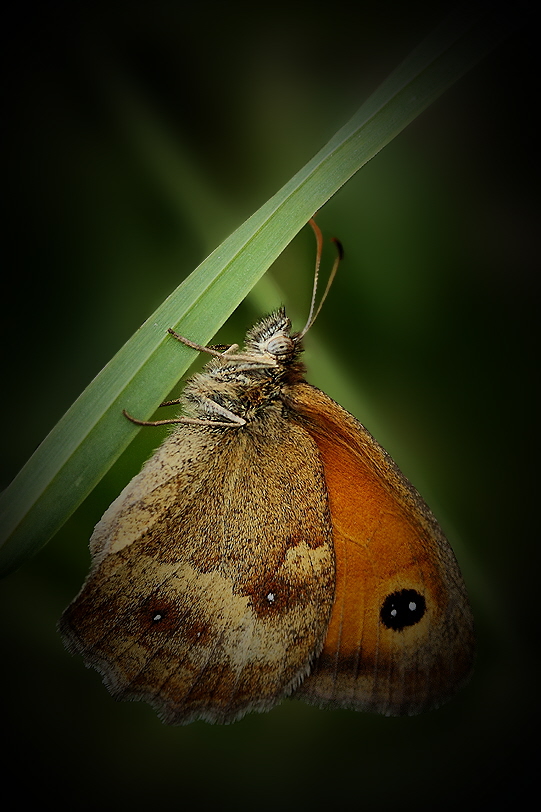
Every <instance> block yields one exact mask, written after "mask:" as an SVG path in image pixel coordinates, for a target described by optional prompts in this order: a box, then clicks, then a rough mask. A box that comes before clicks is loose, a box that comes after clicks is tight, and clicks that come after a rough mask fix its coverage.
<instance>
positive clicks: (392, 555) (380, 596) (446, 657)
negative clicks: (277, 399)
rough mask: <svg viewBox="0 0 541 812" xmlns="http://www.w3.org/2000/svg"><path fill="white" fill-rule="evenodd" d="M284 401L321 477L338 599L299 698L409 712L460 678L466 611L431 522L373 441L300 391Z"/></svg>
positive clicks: (451, 560) (331, 405) (467, 652)
mask: <svg viewBox="0 0 541 812" xmlns="http://www.w3.org/2000/svg"><path fill="white" fill-rule="evenodd" d="M290 402H291V404H292V406H293V408H294V410H295V411H297V412H298V413H299V414H302V415H303V416H304V421H305V426H306V428H307V430H308V431H309V432H310V434H311V435H312V437H313V438H314V440H315V441H316V443H317V446H318V449H319V452H320V454H321V457H322V460H323V465H324V469H325V479H326V483H327V489H328V493H329V503H330V507H331V515H332V521H333V539H334V546H335V555H336V593H335V599H334V605H333V610H332V615H331V620H330V624H329V629H328V632H327V636H326V639H325V643H324V647H323V651H322V653H321V655H320V657H319V660H318V661H317V663H316V664H315V666H314V669H313V672H312V674H311V675H310V676H309V677H308V678H307V679H306V680H305V682H304V683H303V685H302V686H301V688H300V689H299V691H298V693H297V695H298V696H301V697H302V698H304V699H306V700H308V701H310V702H314V703H316V704H319V705H322V706H331V707H333V706H334V707H346V708H353V709H357V710H373V711H378V712H381V713H385V714H389V715H395V714H405V713H410V714H411V713H417V712H419V711H422V710H426V709H428V708H431V707H435V706H437V705H439V704H441V703H442V702H443V701H445V700H446V699H447V698H449V696H451V694H453V693H454V691H455V690H456V689H457V688H458V687H459V685H461V684H462V683H463V682H464V681H465V679H466V678H467V677H468V675H469V673H470V671H471V666H472V659H473V650H474V635H473V620H472V615H471V610H470V607H469V603H468V598H467V595H466V590H465V587H464V583H463V580H462V576H461V573H460V571H459V568H458V565H457V563H456V560H455V557H454V555H453V552H452V550H451V548H450V546H449V544H448V542H447V540H446V538H445V537H444V535H443V533H442V531H441V529H440V528H439V526H438V524H437V522H436V520H435V519H434V517H433V515H432V513H431V512H430V510H429V509H428V507H427V506H426V504H425V503H424V502H423V500H422V499H421V497H420V496H419V494H418V493H417V491H416V490H415V489H414V488H413V486H412V485H411V484H410V483H409V482H408V481H407V480H406V479H405V477H404V476H403V475H402V474H401V473H400V471H399V470H398V468H397V467H396V465H395V463H394V462H393V460H392V459H391V458H390V456H389V455H388V454H387V453H386V452H385V451H384V450H383V449H382V448H381V446H379V445H378V444H377V443H376V441H375V440H374V439H373V437H372V436H371V435H370V434H369V432H368V431H367V430H366V429H365V428H364V427H363V426H362V425H361V424H360V423H359V422H358V421H357V420H355V418H354V417H352V416H351V415H350V414H349V413H348V412H346V411H345V410H344V409H342V407H340V406H339V405H338V404H336V403H335V402H334V401H332V400H331V399H330V398H329V397H328V396H327V395H325V394H324V393H323V392H320V391H319V390H317V389H315V388H314V387H311V386H309V385H307V384H300V385H297V386H295V387H293V388H292V390H291V396H290Z"/></svg>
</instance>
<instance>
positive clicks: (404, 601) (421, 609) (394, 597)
mask: <svg viewBox="0 0 541 812" xmlns="http://www.w3.org/2000/svg"><path fill="white" fill-rule="evenodd" d="M425 612H426V601H425V599H424V597H423V596H422V595H421V594H419V592H416V591H415V590H414V589H402V590H400V592H393V593H392V594H391V595H387V597H386V598H385V600H384V601H383V606H382V607H381V612H380V617H381V621H382V623H383V625H384V626H386V627H387V628H388V629H394V631H396V632H400V631H402V629H405V628H406V627H407V626H415V624H416V623H418V622H419V621H420V620H421V618H422V617H423V615H424V613H425Z"/></svg>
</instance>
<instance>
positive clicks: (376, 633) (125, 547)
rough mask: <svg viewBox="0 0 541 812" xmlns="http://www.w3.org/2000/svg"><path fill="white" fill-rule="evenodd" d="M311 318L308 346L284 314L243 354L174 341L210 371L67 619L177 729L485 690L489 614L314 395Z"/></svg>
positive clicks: (78, 642)
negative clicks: (305, 708)
mask: <svg viewBox="0 0 541 812" xmlns="http://www.w3.org/2000/svg"><path fill="white" fill-rule="evenodd" d="M310 223H311V225H312V227H313V229H314V231H315V233H316V238H317V242H318V255H317V261H316V282H315V286H314V289H315V287H316V285H317V269H318V268H319V261H320V257H321V245H322V237H321V232H320V230H319V228H318V226H317V225H316V224H315V222H314V221H313V220H312V221H310ZM339 259H340V252H339V256H338V258H337V262H335V266H334V268H333V273H332V274H331V278H332V276H333V275H334V273H335V272H336V268H337V266H338V261H339ZM327 289H328V288H327ZM314 298H315V293H314ZM323 298H325V297H323ZM313 301H314V299H313ZM322 301H323V300H322ZM320 306H321V305H320ZM313 309H314V307H313V304H312V311H311V316H310V318H309V320H308V324H307V327H306V328H305V329H304V330H303V331H302V333H295V332H292V327H291V322H290V320H289V318H288V317H287V315H286V311H285V309H284V308H283V307H281V308H279V309H278V310H277V311H275V312H274V313H272V314H271V315H268V316H265V317H264V318H262V319H261V320H260V321H258V322H257V324H256V325H255V326H254V327H252V329H251V330H250V331H249V332H248V334H247V336H246V340H245V344H244V348H243V349H242V350H240V349H239V346H238V345H232V346H230V347H228V348H226V349H216V348H212V347H200V346H199V345H197V344H194V343H193V342H191V341H189V340H187V339H185V338H183V337H182V336H179V335H178V334H176V333H174V331H172V330H170V331H169V332H170V333H171V334H172V337H173V338H175V339H178V340H180V341H182V342H183V343H184V344H188V345H189V346H192V347H194V348H195V349H197V350H201V351H205V352H207V353H209V354H210V355H211V356H212V357H211V360H210V361H209V362H208V363H207V365H206V366H205V368H204V369H203V371H202V372H200V373H198V374H196V375H194V376H193V377H192V378H191V379H190V380H189V381H188V382H187V383H186V385H185V389H184V392H183V396H182V399H181V402H182V405H183V412H182V415H181V416H179V417H177V418H174V419H173V420H169V421H168V420H165V421H155V423H152V424H151V425H155V424H159V423H175V424H176V425H175V428H174V429H173V430H172V432H171V433H170V434H169V436H168V437H167V438H166V440H165V441H164V442H163V444H162V445H161V446H160V448H159V449H158V450H157V451H156V452H155V454H154V455H153V456H152V457H151V459H150V460H149V461H148V462H147V463H146V464H145V465H144V467H143V469H142V471H141V472H140V473H139V474H138V475H137V476H135V477H134V479H133V480H132V481H131V482H130V483H129V484H128V485H127V487H126V488H124V490H123V491H122V493H121V494H120V496H119V497H118V498H117V499H116V500H115V501H114V502H113V504H112V505H111V506H110V507H109V509H108V510H107V511H106V512H105V514H104V516H103V518H102V519H101V521H100V522H99V523H98V524H97V525H96V528H95V530H94V533H93V535H92V538H91V541H90V552H91V556H92V565H91V569H90V573H89V575H88V577H87V579H86V581H85V583H84V585H83V588H82V590H81V592H80V593H79V595H78V596H77V597H76V598H75V600H74V601H73V602H72V603H71V604H70V606H69V607H68V608H67V609H66V611H65V612H64V614H63V616H62V618H61V621H60V624H59V627H60V632H61V634H62V637H63V639H64V642H65V644H66V646H67V647H68V649H70V650H71V651H73V652H76V653H78V654H80V655H82V656H83V659H84V661H85V663H86V664H87V665H88V666H91V667H93V668H95V669H97V670H98V671H99V672H100V673H101V674H102V675H103V679H104V682H105V684H106V686H107V688H108V689H109V691H110V692H111V694H112V695H113V696H114V697H115V698H116V699H130V700H144V701H146V702H149V703H150V704H151V705H152V706H153V707H154V708H155V709H156V711H157V712H158V714H159V715H160V717H161V718H162V720H163V721H164V722H166V723H168V724H187V723H189V722H192V721H195V720H198V719H203V720H206V721H208V722H216V723H229V722H233V721H235V720H236V719H240V718H241V717H242V716H244V715H245V714H246V713H248V712H250V711H267V710H269V709H270V708H272V707H273V706H274V705H276V704H277V703H278V702H279V701H281V700H282V699H283V698H285V697H294V698H301V699H303V700H306V701H307V702H310V703H313V704H316V705H318V706H320V707H325V708H348V709H352V710H362V711H376V712H379V713H383V714H387V715H400V714H415V713H419V712H421V711H424V710H427V709H431V708H434V707H437V706H439V705H440V704H441V703H442V702H444V701H446V700H447V699H448V698H449V697H450V696H451V695H452V694H453V693H454V692H455V691H456V690H457V689H458V688H459V687H460V686H461V685H462V684H463V683H464V682H465V681H466V680H467V678H468V676H469V674H470V672H471V668H472V661H473V655H474V645H475V644H474V630H473V619H472V613H471V609H470V605H469V602H468V597H467V593H466V589H465V586H464V581H463V579H462V576H461V573H460V570H459V567H458V564H457V562H456V559H455V556H454V554H453V552H452V550H451V547H450V545H449V543H448V541H447V540H446V538H445V536H444V534H443V532H442V530H441V529H440V527H439V525H438V523H437V521H436V519H435V518H434V516H433V514H432V513H431V511H430V509H429V508H428V507H427V505H426V504H425V502H424V501H423V499H422V498H421V496H420V495H419V494H418V492H417V491H416V490H415V488H414V487H413V485H412V484H411V483H410V482H409V481H408V480H407V479H406V477H405V476H404V475H403V474H402V473H401V472H400V470H399V469H398V467H397V465H396V464H395V463H394V461H393V460H392V458H391V457H390V456H389V454H388V453H387V452H386V451H385V450H384V449H383V448H382V447H381V446H380V445H379V444H378V443H377V441H376V440H375V439H374V438H373V437H372V435H371V434H370V433H369V432H368V430H367V429H366V428H365V427H364V426H363V425H362V424H361V423H360V422H359V421H358V420H357V419H356V418H355V417H353V416H352V415H351V414H349V412H347V411H346V410H345V409H343V408H342V407H341V406H340V405H339V404H338V403H336V402H335V401H334V400H332V399H331V398H330V397H329V396H328V395H326V394H325V393H324V392H322V391H321V390H319V389H317V388H316V387H314V386H312V385H310V384H309V383H307V382H306V381H305V377H304V376H305V368H304V366H303V363H302V361H301V358H300V356H301V354H302V351H303V346H302V341H303V337H304V334H305V333H306V330H307V329H308V326H310V325H311V323H313V319H314V318H315V316H313V315H312V313H313ZM316 315H317V313H316ZM170 403H171V402H169V404H170ZM127 416H128V417H130V419H131V420H133V421H134V422H136V423H141V424H143V425H145V424H147V423H146V421H139V420H137V419H135V418H133V417H131V416H129V415H127Z"/></svg>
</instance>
